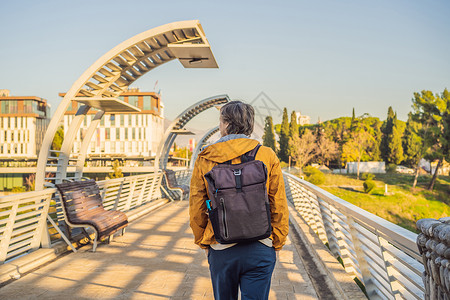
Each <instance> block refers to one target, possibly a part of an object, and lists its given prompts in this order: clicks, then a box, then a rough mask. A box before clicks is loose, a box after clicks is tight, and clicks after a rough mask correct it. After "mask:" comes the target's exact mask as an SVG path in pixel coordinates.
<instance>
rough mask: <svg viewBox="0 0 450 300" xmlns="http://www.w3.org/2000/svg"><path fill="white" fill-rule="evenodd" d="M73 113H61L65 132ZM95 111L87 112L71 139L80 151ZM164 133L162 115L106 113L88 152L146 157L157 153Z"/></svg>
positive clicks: (97, 154) (77, 150) (88, 153)
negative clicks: (73, 137)
mask: <svg viewBox="0 0 450 300" xmlns="http://www.w3.org/2000/svg"><path fill="white" fill-rule="evenodd" d="M73 117H74V115H65V116H64V133H65V134H66V132H67V128H68V126H69V124H70V122H71V121H72V119H73ZM93 117H94V115H93V114H89V115H87V116H86V118H85V120H84V122H83V124H82V125H81V129H80V131H79V133H78V134H77V136H76V139H75V142H74V149H73V150H74V152H75V153H77V152H79V149H80V147H81V143H82V142H83V138H84V135H85V133H86V131H87V128H88V127H89V125H90V123H91V121H92V119H93ZM163 134H164V118H163V117H160V116H156V115H153V114H140V113H136V114H105V115H104V116H103V118H102V120H101V121H100V125H99V126H98V127H97V129H96V133H94V136H93V137H92V140H91V142H90V145H89V148H88V151H87V155H88V156H89V155H94V156H100V155H108V156H116V157H117V156H123V157H148V156H154V155H155V154H156V151H157V148H158V145H159V142H160V140H161V139H162V137H163Z"/></svg>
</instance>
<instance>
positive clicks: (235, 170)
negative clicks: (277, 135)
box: [205, 145, 272, 244]
mask: <svg viewBox="0 0 450 300" xmlns="http://www.w3.org/2000/svg"><path fill="white" fill-rule="evenodd" d="M259 147H261V145H258V146H256V147H255V148H254V149H253V150H250V151H249V152H247V153H245V154H243V155H242V156H241V163H240V164H234V165H233V164H231V161H227V162H225V163H222V164H218V165H216V166H214V167H213V168H212V169H211V171H209V172H208V173H206V174H205V179H206V181H207V183H208V195H209V199H208V200H206V204H207V207H208V214H209V219H210V220H211V223H212V227H213V230H214V237H215V239H216V241H217V242H219V243H221V244H230V243H243V242H252V241H257V240H261V239H264V238H267V237H269V236H270V234H271V233H272V226H271V223H270V205H269V197H268V195H267V188H266V182H267V168H266V166H265V165H264V163H263V162H262V161H259V160H255V156H256V153H257V152H258V149H259Z"/></svg>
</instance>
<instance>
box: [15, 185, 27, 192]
mask: <svg viewBox="0 0 450 300" xmlns="http://www.w3.org/2000/svg"><path fill="white" fill-rule="evenodd" d="M26 191H27V189H26V188H25V187H24V186H15V187H13V188H12V190H11V192H13V193H24V192H26Z"/></svg>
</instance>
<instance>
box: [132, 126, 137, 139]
mask: <svg viewBox="0 0 450 300" xmlns="http://www.w3.org/2000/svg"><path fill="white" fill-rule="evenodd" d="M131 139H132V140H135V139H136V128H134V127H133V128H132V129H131Z"/></svg>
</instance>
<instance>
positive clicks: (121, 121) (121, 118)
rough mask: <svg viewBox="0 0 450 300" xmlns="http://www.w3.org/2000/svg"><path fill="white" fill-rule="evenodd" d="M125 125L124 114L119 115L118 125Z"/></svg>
mask: <svg viewBox="0 0 450 300" xmlns="http://www.w3.org/2000/svg"><path fill="white" fill-rule="evenodd" d="M123 125H125V115H120V126H123Z"/></svg>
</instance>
